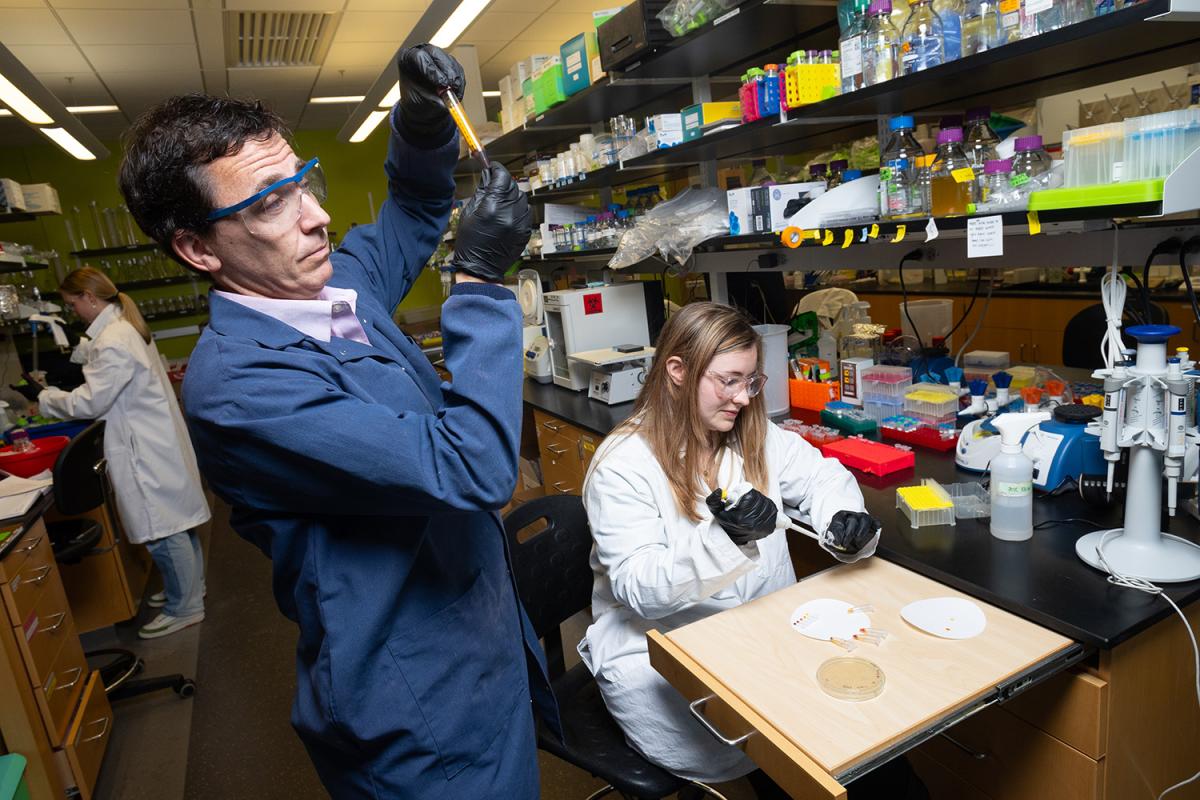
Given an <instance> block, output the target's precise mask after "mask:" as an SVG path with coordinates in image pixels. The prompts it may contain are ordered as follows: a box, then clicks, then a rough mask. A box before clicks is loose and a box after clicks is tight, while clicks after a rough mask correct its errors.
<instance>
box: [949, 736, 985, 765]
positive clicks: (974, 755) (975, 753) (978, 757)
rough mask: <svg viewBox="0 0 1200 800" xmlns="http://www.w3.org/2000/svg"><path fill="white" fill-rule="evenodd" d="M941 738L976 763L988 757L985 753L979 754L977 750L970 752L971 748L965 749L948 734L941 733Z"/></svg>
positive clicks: (964, 746) (963, 745)
mask: <svg viewBox="0 0 1200 800" xmlns="http://www.w3.org/2000/svg"><path fill="white" fill-rule="evenodd" d="M942 738H943V739H945V740H946V741H947V742H949V743H950V744H952V745H954V746H955V747H957V748H958V749H959V750H962V751H963V752H964V753H966V754H967V755H969V756H970V757H971V758H973V759H975V760H976V761H983V760H984V759H985V758H987V757H988V754H987V753H981V752H979V751H978V750H972V749H971V748H969V747H967V746H966V745H965V744H963V743H962V742H960V741H959V740H958V739H955V738H954V737H953V736H951V735H949V734H946V733H943V734H942Z"/></svg>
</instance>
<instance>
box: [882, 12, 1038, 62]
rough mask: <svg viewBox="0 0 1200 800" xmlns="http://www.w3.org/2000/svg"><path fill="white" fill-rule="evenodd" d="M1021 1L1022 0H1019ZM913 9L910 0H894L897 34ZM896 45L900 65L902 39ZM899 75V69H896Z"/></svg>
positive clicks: (894, 24)
mask: <svg viewBox="0 0 1200 800" xmlns="http://www.w3.org/2000/svg"><path fill="white" fill-rule="evenodd" d="M1017 2H1018V3H1019V2H1021V0H1017ZM911 10H912V9H911V8H910V7H909V5H908V0H892V25H893V26H895V28H896V35H897V36H899V35H900V34H901V33H903V31H904V23H906V22H908V14H909V12H910V11H911ZM896 41H897V45H896V66H897V68H898V67H899V66H900V49H899V48H900V45H899V42H900V41H901V40H900V39H897V40H896ZM896 74H897V75H899V74H900V71H899V69H897V70H896Z"/></svg>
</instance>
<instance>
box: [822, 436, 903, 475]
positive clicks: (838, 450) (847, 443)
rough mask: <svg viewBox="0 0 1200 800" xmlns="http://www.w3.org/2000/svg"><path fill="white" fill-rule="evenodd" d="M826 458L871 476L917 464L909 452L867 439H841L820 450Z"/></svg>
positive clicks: (885, 473)
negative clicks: (833, 459)
mask: <svg viewBox="0 0 1200 800" xmlns="http://www.w3.org/2000/svg"><path fill="white" fill-rule="evenodd" d="M821 453H822V454H823V455H824V456H825V457H826V458H836V459H837V460H838V461H840V462H842V463H843V464H844V465H846V466H847V467H853V468H854V469H861V470H862V471H863V472H869V473H871V474H873V475H879V476H881V477H882V476H884V475H889V474H891V473H893V472H899V471H900V470H902V469H908V468H909V467H911V466H913V465H915V464H916V462H917V457H916V456H915V455H913V452H912V451H911V450H900V449H899V448H896V447H893V446H892V445H890V444H881V443H879V442H872V441H870V440H869V439H858V438H854V439H842V440H841V441H840V442H831V443H830V444H827V445H824V446H823V447H822V448H821Z"/></svg>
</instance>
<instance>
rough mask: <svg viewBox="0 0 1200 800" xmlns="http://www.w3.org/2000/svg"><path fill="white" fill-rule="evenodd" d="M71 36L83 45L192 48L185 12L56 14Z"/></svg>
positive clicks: (75, 11)
mask: <svg viewBox="0 0 1200 800" xmlns="http://www.w3.org/2000/svg"><path fill="white" fill-rule="evenodd" d="M59 16H60V17H61V18H62V21H63V23H64V24H65V25H66V26H67V30H69V31H70V32H71V36H73V37H74V38H75V41H76V42H78V43H79V44H81V45H87V44H192V43H193V42H195V41H196V35H195V33H194V31H193V30H192V15H191V14H190V13H188V12H187V11H100V10H90V9H71V10H64V11H60V12H59Z"/></svg>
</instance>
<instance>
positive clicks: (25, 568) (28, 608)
mask: <svg viewBox="0 0 1200 800" xmlns="http://www.w3.org/2000/svg"><path fill="white" fill-rule="evenodd" d="M17 551H19V553H23V554H24V556H25V559H24V561H23V562H21V565H20V566H19V567H17V568H16V569H15V570H13V571H12V574H6V576H5V577H6V578H7V580H6V581H5V583H4V584H3V586H0V592H2V593H3V594H4V602H5V605H6V606H8V611H9V614H11V615H12V620H13V624H15V625H23V624H25V622H26V621H28V619H29V615H30V614H32V613H33V608H34V606H35V605H36V604H37V600H38V596H39V595H40V594H41V592H42V588H43V587H44V586H45V585H46V583H47V582H48V581H50V580H51V579H53V580H54V581H55V582H59V577H58V572H57V570H56V568H55V565H54V550H53V548H51V546H50V537H49V536H48V535H47V534H46V528H45V526H44V525H42V524H41V522H39V523H38V524H37V525H36V526H35V527H34V528H33V529H32V530H30V531H28V532H27V533H26V534H25V539H23V540H22V541H21V542H20V544H19V545H18V546H17ZM13 555H18V552H14V553H12V554H10V557H12V556H13ZM5 560H7V559H5Z"/></svg>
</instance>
